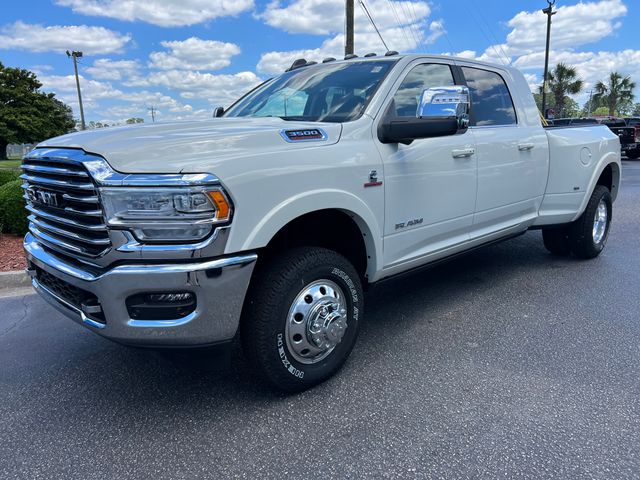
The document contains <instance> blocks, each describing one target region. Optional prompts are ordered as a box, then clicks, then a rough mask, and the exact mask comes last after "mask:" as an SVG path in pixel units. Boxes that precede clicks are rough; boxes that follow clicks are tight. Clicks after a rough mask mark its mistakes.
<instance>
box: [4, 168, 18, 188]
mask: <svg viewBox="0 0 640 480" xmlns="http://www.w3.org/2000/svg"><path fill="white" fill-rule="evenodd" d="M19 176H20V172H19V171H18V170H0V186H2V185H4V184H5V183H9V182H12V181H14V180H17V179H18V177H19Z"/></svg>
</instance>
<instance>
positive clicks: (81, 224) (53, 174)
mask: <svg viewBox="0 0 640 480" xmlns="http://www.w3.org/2000/svg"><path fill="white" fill-rule="evenodd" d="M22 171H23V172H24V173H23V174H22V175H21V177H20V178H22V180H23V181H24V183H23V185H22V188H24V190H25V195H24V196H25V199H26V201H27V210H28V211H29V222H30V223H29V231H30V232H31V234H32V235H34V236H35V237H36V238H37V239H38V241H40V242H41V243H42V244H43V245H45V246H47V247H49V248H52V249H54V250H57V251H60V252H62V253H65V254H68V255H73V256H75V255H80V256H84V257H90V258H95V257H99V256H102V255H104V254H105V253H106V252H107V251H108V250H109V248H110V247H111V240H110V238H109V232H108V230H107V226H106V225H105V222H104V215H103V211H102V207H101V205H100V197H99V196H98V192H97V190H96V187H95V185H94V183H93V181H92V179H91V176H90V175H89V172H88V171H87V170H86V168H85V167H84V165H83V164H82V163H80V162H77V161H74V160H73V159H70V158H61V157H58V156H55V157H53V156H46V155H37V156H28V157H25V159H24V160H23V162H22Z"/></svg>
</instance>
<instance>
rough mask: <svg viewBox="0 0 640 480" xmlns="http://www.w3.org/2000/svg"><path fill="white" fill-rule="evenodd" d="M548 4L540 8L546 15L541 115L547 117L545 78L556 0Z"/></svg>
mask: <svg viewBox="0 0 640 480" xmlns="http://www.w3.org/2000/svg"><path fill="white" fill-rule="evenodd" d="M547 3H548V4H549V6H548V7H547V8H543V9H542V13H544V14H545V15H546V16H547V46H546V49H545V52H544V78H543V80H542V116H543V117H545V118H546V117H547V112H546V110H547V80H548V78H547V77H548V75H549V43H550V41H551V17H552V16H553V15H555V14H556V13H557V12H554V11H553V6H554V5H555V4H556V0H547Z"/></svg>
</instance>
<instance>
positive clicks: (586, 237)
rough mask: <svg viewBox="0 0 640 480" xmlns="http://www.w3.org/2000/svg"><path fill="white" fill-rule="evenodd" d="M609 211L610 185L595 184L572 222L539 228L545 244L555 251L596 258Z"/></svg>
mask: <svg viewBox="0 0 640 480" xmlns="http://www.w3.org/2000/svg"><path fill="white" fill-rule="evenodd" d="M612 213H613V211H612V200H611V193H610V192H609V189H608V188H607V187H605V186H603V185H597V186H596V188H595V189H594V191H593V194H592V195H591V198H590V199H589V202H588V203H587V207H586V208H585V211H584V212H583V213H582V215H580V217H579V218H578V219H577V220H576V221H575V222H573V223H571V224H568V225H559V226H554V227H547V228H544V229H543V230H542V239H543V241H544V246H545V247H546V249H547V250H549V252H551V253H553V254H555V255H560V256H566V255H569V254H570V253H573V254H574V255H575V256H576V257H578V258H583V259H590V258H595V257H597V256H598V255H600V253H601V252H602V250H603V249H604V247H605V245H606V243H607V238H608V237H609V228H610V226H611V218H612Z"/></svg>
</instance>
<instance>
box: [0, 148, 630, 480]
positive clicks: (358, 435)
mask: <svg viewBox="0 0 640 480" xmlns="http://www.w3.org/2000/svg"><path fill="white" fill-rule="evenodd" d="M639 238H640V162H627V161H625V162H624V165H623V185H622V190H621V193H620V196H619V199H618V202H617V203H616V204H615V206H614V223H613V225H612V230H611V235H610V237H609V243H608V245H607V248H606V250H605V252H604V253H603V254H602V255H601V256H600V257H599V258H598V259H595V260H592V261H586V262H585V261H578V260H575V259H571V258H568V259H564V258H554V257H552V256H550V255H549V254H547V252H546V251H545V250H544V248H543V246H542V240H541V237H540V234H539V232H529V233H527V234H526V235H524V236H521V237H518V238H517V239H514V240H511V241H509V242H505V243H503V244H500V245H495V246H492V247H488V248H485V249H483V250H480V251H476V252H474V253H472V254H470V255H468V256H466V257H463V258H461V259H458V260H455V261H453V262H450V263H448V264H445V265H442V266H440V267H437V268H435V269H432V270H429V271H426V272H423V273H420V274H416V275H413V276H408V277H405V278H402V279H399V280H394V281H390V282H386V283H384V284H382V285H380V286H379V287H377V288H376V289H374V290H373V291H372V292H371V293H370V294H369V295H368V296H367V304H366V309H367V311H368V314H367V317H366V323H365V325H364V328H363V331H362V334H361V336H360V339H359V342H358V345H357V346H356V349H355V350H354V353H353V355H352V356H351V359H350V361H349V362H348V364H347V365H346V367H345V368H344V369H343V370H342V371H341V372H340V373H339V374H338V376H337V377H335V378H334V379H332V380H330V381H329V382H327V383H325V384H323V385H321V386H319V387H317V388H315V389H313V390H311V391H308V392H305V393H303V394H300V395H297V396H280V395H275V394H273V393H272V392H270V391H268V390H265V389H263V388H262V387H260V386H259V385H257V384H256V383H255V382H254V380H253V378H252V377H251V375H250V372H249V371H248V369H247V367H246V366H245V364H244V363H243V362H242V360H238V359H236V360H234V361H233V362H232V364H231V365H230V366H227V367H226V368H222V369H218V371H213V372H211V371H205V370H204V369H198V368H195V367H194V366H193V365H189V364H188V363H176V362H173V361H169V360H167V359H165V358H164V357H161V356H159V355H157V354H155V353H153V352H150V351H142V350H135V349H130V348H126V347H122V346H119V345H116V344H113V343H110V342H109V341H107V340H103V339H102V338H100V337H98V336H96V335H94V334H93V333H91V332H89V331H86V330H84V329H83V328H81V327H80V326H78V325H76V324H74V323H73V322H71V321H69V320H67V319H66V318H63V317H62V316H61V315H60V314H58V313H56V312H55V311H54V310H53V309H51V308H50V307H49V306H47V305H46V304H45V303H44V302H43V301H41V300H40V299H39V298H38V297H37V296H35V295H27V296H14V297H9V298H0V478H2V479H13V478H20V479H39V478H42V479H53V478H65V479H70V478H78V479H93V478H96V479H104V478H117V479H126V478H154V479H163V478H172V479H178V478H188V479H195V478H211V479H217V478H329V477H332V478H362V477H371V478H444V479H454V478H536V479H540V478H559V479H569V478H603V479H604V478H606V479H624V478H638V477H640V378H639V374H640V367H639V365H640V296H639V295H638V292H639V290H640V256H639V255H638V250H639V249H640V241H639V240H638V239H639Z"/></svg>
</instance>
